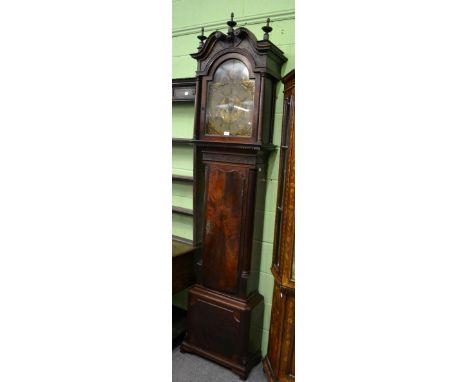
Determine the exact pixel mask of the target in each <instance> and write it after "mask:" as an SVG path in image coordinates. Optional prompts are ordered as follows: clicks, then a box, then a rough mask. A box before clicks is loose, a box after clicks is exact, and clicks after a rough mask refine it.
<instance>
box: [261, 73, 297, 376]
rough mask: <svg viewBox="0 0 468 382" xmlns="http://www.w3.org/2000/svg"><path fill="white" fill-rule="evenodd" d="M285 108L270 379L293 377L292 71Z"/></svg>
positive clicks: (268, 363) (267, 364) (267, 368)
mask: <svg viewBox="0 0 468 382" xmlns="http://www.w3.org/2000/svg"><path fill="white" fill-rule="evenodd" d="M283 83H284V107H283V127H282V137H281V148H280V150H281V152H280V168H279V171H280V173H279V182H278V200H277V207H276V220H275V244H274V248H273V263H272V266H271V272H272V273H273V277H274V280H275V281H274V289H273V303H272V308H271V320H270V335H269V339H268V353H267V356H266V357H265V359H264V360H263V369H264V371H265V373H266V375H267V377H268V380H269V381H270V382H272V381H275V382H276V381H294V380H295V350H294V349H295V346H294V342H295V341H294V338H295V334H294V311H295V308H294V307H295V269H294V265H295V261H294V254H295V252H294V209H295V203H294V190H295V178H294V172H295V157H294V99H295V96H294V88H295V80H294V70H293V71H292V72H290V73H288V74H287V75H286V76H285V77H284V78H283Z"/></svg>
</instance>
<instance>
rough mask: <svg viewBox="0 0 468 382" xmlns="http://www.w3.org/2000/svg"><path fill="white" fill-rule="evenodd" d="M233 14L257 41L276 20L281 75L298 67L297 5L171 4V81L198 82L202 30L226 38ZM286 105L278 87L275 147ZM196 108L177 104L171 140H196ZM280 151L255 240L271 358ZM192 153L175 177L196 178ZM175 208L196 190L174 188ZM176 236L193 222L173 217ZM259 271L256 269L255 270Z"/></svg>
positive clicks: (178, 156) (186, 152) (177, 151)
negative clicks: (191, 79)
mask: <svg viewBox="0 0 468 382" xmlns="http://www.w3.org/2000/svg"><path fill="white" fill-rule="evenodd" d="M231 12H234V14H235V17H234V19H235V20H236V21H237V27H239V26H246V27H247V28H249V29H250V30H251V31H252V32H253V33H255V34H256V36H257V38H259V39H260V38H262V36H263V31H262V29H261V28H262V26H263V25H265V21H266V19H267V17H270V18H271V23H270V25H271V26H272V27H273V31H272V32H271V34H270V40H271V41H272V42H273V43H274V44H275V45H277V46H278V47H279V48H280V49H281V50H282V51H283V52H284V54H285V55H286V57H287V58H288V62H287V63H286V64H285V65H284V66H283V69H282V74H283V75H284V74H286V73H288V72H289V71H290V70H292V69H294V67H295V59H294V58H295V55H294V25H295V20H294V1H292V0H257V1H251V0H240V1H235V2H234V1H228V0H203V1H202V0H173V1H172V78H183V77H194V76H195V71H196V61H195V60H194V59H193V58H191V57H190V55H189V54H190V53H194V52H196V51H197V46H198V39H197V38H196V36H197V35H198V34H199V33H200V29H201V27H202V26H204V27H205V35H209V34H210V33H211V32H213V31H215V30H221V31H224V32H226V31H227V26H226V21H227V20H228V19H229V17H230V14H231ZM282 103H283V86H282V85H280V86H278V89H277V102H276V114H275V124H274V138H273V143H274V144H276V145H279V144H280V143H281V142H280V134H281V120H282ZM193 112H194V108H193V105H183V104H173V106H172V136H173V137H174V138H191V137H192V135H193ZM278 160H279V155H278V151H276V152H274V153H273V154H272V155H271V156H270V159H269V163H268V170H267V188H266V203H265V210H264V211H256V214H257V215H259V214H260V215H263V216H264V225H263V229H262V231H261V232H255V234H254V251H259V252H260V253H261V260H260V264H259V265H257V266H255V268H258V269H259V272H260V278H259V291H260V293H261V294H262V295H263V296H264V298H265V312H264V320H263V327H262V328H259V330H261V331H262V353H263V355H265V354H266V350H267V345H268V331H269V327H270V314H271V300H272V293H273V276H272V274H271V272H270V266H271V260H272V252H273V236H274V230H273V227H274V222H275V213H274V211H275V207H276V193H277V188H278ZM192 161H193V159H192V149H191V147H189V146H181V147H176V146H173V149H172V172H173V174H178V175H192V171H193V169H192V164H193V162H192ZM172 203H173V205H175V206H180V207H191V206H192V189H191V186H188V185H184V184H175V183H174V184H173V187H172ZM172 232H173V234H174V235H177V236H182V237H186V238H190V239H191V238H192V222H191V220H190V219H189V218H188V217H185V216H179V215H175V214H173V216H172ZM252 270H255V269H252ZM186 299H187V293H186V291H184V292H181V293H180V294H179V295H177V296H174V298H173V303H174V304H176V305H179V306H185V305H186Z"/></svg>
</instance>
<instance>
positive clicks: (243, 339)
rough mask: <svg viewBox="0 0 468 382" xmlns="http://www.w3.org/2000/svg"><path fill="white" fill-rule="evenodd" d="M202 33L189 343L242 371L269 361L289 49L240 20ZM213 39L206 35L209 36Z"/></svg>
mask: <svg viewBox="0 0 468 382" xmlns="http://www.w3.org/2000/svg"><path fill="white" fill-rule="evenodd" d="M227 24H228V26H229V29H228V33H227V34H224V33H222V32H219V31H217V32H213V33H212V34H210V36H209V37H208V38H206V37H205V36H204V35H203V30H202V34H201V36H199V37H198V38H199V39H200V46H199V48H198V52H197V53H194V54H192V57H193V58H195V59H196V60H197V62H198V66H197V73H196V74H197V83H196V98H195V127H194V139H193V143H194V217H195V219H194V220H195V227H194V242H195V244H197V245H199V246H200V247H201V256H200V258H199V259H198V261H197V264H196V273H197V283H196V285H195V286H194V287H192V288H191V289H190V290H189V302H188V315H187V334H186V337H185V340H184V342H183V343H182V345H181V351H182V352H191V353H195V354H198V355H200V356H203V357H205V358H208V359H210V360H212V361H214V362H217V363H219V364H221V365H223V366H225V367H228V368H230V369H231V370H232V371H233V372H235V373H236V374H238V375H239V376H240V377H241V378H242V379H245V378H247V376H248V374H249V372H250V370H251V369H252V367H253V366H255V365H256V364H257V363H258V362H260V360H261V352H260V346H261V335H262V322H263V310H264V304H263V296H261V295H260V294H259V293H258V278H259V273H258V272H259V271H258V269H259V262H260V253H258V251H253V237H254V231H255V232H261V229H262V224H263V222H262V213H260V214H255V211H262V210H263V208H264V200H265V175H266V164H267V158H268V154H269V152H270V151H271V150H273V149H274V148H275V147H274V146H273V145H272V137H273V117H274V105H275V92H276V84H277V82H278V80H279V79H280V78H281V66H282V65H283V63H284V62H285V61H286V57H285V56H284V55H283V52H282V51H281V50H280V49H278V48H277V47H276V46H275V45H274V44H273V43H271V42H270V40H269V33H270V32H271V30H272V28H271V27H270V26H269V19H268V20H267V25H266V26H264V27H263V28H262V29H263V31H264V32H265V34H264V36H263V39H262V40H257V38H256V37H255V35H254V34H253V33H252V32H250V31H249V30H248V29H246V28H242V27H241V28H237V29H235V28H234V27H235V26H236V24H237V23H236V22H235V21H234V20H233V14H231V20H230V21H228V22H227ZM205 40H206V41H205Z"/></svg>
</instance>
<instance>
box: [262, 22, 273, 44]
mask: <svg viewBox="0 0 468 382" xmlns="http://www.w3.org/2000/svg"><path fill="white" fill-rule="evenodd" d="M262 30H263V31H264V32H265V34H264V35H263V39H264V40H268V38H269V36H268V34H269V33H270V32H271V31H272V30H273V28H272V27H270V18H269V17H268V18H267V24H266V25H265V26H264V27H262Z"/></svg>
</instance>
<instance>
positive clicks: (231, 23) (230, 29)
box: [226, 12, 237, 36]
mask: <svg viewBox="0 0 468 382" xmlns="http://www.w3.org/2000/svg"><path fill="white" fill-rule="evenodd" d="M226 24H227V25H228V26H229V29H228V35H230V36H232V35H233V34H234V27H235V26H236V25H237V23H236V22H235V21H234V12H231V20H229V21H228V22H227V23H226Z"/></svg>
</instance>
